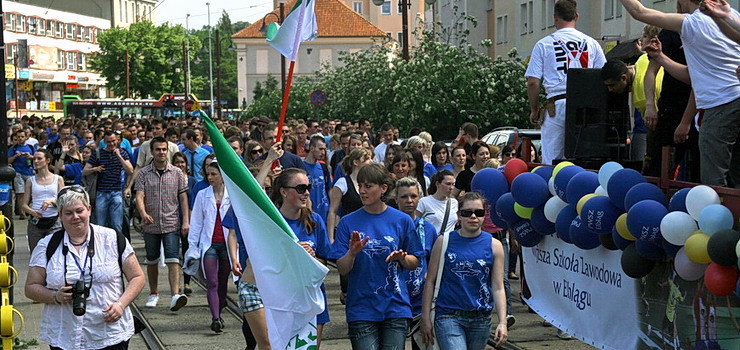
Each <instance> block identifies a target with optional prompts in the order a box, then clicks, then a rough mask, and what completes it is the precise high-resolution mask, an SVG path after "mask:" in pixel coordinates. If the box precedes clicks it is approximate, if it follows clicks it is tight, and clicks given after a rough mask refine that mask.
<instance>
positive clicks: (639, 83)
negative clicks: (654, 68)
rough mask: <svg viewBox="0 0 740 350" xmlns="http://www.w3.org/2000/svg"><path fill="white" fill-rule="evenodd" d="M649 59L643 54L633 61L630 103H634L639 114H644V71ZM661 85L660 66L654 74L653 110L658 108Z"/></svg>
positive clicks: (661, 73)
mask: <svg viewBox="0 0 740 350" xmlns="http://www.w3.org/2000/svg"><path fill="white" fill-rule="evenodd" d="M648 64H650V60H649V59H648V55H647V54H643V55H642V56H640V58H638V59H637V62H635V78H634V79H633V80H632V103H633V104H634V105H635V108H637V110H638V111H640V114H641V115H643V116H644V115H645V104H646V102H647V99H646V98H645V84H644V83H643V81H644V80H645V72H646V71H647V68H648ZM662 87H663V67H660V69H659V70H658V74H657V75H656V76H655V110H658V98H659V97H660V90H661V89H662Z"/></svg>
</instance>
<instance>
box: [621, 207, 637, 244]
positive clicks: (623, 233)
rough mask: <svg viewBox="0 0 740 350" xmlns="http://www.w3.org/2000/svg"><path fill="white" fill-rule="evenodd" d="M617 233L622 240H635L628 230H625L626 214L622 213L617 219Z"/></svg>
mask: <svg viewBox="0 0 740 350" xmlns="http://www.w3.org/2000/svg"><path fill="white" fill-rule="evenodd" d="M617 233H619V235H620V236H622V238H624V239H626V240H628V241H635V240H637V238H636V237H635V236H633V235H632V233H631V232H630V230H629V229H628V228H627V213H624V214H622V215H620V216H619V218H617Z"/></svg>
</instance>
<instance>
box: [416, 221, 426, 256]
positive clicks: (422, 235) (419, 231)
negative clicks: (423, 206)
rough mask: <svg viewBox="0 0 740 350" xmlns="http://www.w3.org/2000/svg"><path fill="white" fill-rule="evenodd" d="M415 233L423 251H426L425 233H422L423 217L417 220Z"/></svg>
mask: <svg viewBox="0 0 740 350" xmlns="http://www.w3.org/2000/svg"><path fill="white" fill-rule="evenodd" d="M416 233H417V234H418V235H419V239H420V240H421V247H422V248H423V249H426V241H425V240H424V238H425V233H424V217H423V216H422V217H421V218H420V219H419V225H417V226H416Z"/></svg>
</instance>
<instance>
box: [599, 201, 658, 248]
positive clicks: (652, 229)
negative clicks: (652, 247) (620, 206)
mask: <svg viewBox="0 0 740 350" xmlns="http://www.w3.org/2000/svg"><path fill="white" fill-rule="evenodd" d="M589 202H590V201H589ZM666 214H668V209H666V207H665V206H664V205H663V204H660V203H658V202H656V201H654V200H650V199H648V200H644V201H640V202H638V203H636V204H635V205H633V206H632V208H630V211H629V212H627V229H629V231H630V233H631V234H632V235H633V236H635V237H636V238H637V239H640V240H643V241H648V242H653V243H660V240H662V239H663V236H662V235H661V234H660V222H661V221H662V220H663V217H664V216H666Z"/></svg>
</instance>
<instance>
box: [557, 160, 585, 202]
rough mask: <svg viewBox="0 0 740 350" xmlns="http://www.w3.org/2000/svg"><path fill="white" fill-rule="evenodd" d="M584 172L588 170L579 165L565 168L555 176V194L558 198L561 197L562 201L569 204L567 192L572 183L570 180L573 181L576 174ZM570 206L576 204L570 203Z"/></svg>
mask: <svg viewBox="0 0 740 350" xmlns="http://www.w3.org/2000/svg"><path fill="white" fill-rule="evenodd" d="M584 171H586V170H584V169H583V168H581V167H579V166H577V165H573V166H569V167H565V168H563V169H561V170H560V171H559V172H558V174H557V175H556V176H555V192H556V193H557V195H558V197H560V199H562V200H564V201H566V202H568V199H567V198H566V196H565V194H566V192H565V191H566V190H567V189H568V183H569V182H570V179H572V178H573V176H575V175H576V174H578V173H580V172H584ZM568 204H576V203H575V202H574V203H570V202H568Z"/></svg>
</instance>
